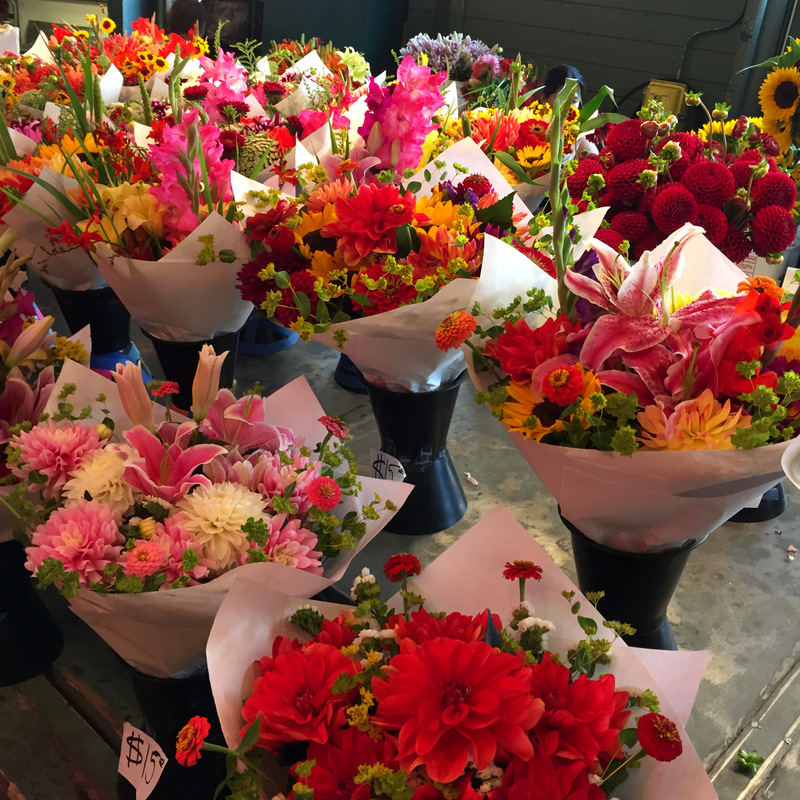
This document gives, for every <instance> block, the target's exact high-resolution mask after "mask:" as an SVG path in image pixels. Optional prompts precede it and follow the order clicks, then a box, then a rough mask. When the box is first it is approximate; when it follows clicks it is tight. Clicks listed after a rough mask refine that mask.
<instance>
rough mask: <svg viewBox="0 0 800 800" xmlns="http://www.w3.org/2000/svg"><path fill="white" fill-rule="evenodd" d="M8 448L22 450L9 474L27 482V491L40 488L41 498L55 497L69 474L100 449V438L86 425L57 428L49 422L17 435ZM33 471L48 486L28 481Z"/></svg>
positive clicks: (73, 424)
mask: <svg viewBox="0 0 800 800" xmlns="http://www.w3.org/2000/svg"><path fill="white" fill-rule="evenodd" d="M10 445H11V447H19V448H20V451H21V458H20V460H19V461H17V462H15V463H14V464H12V465H11V471H12V472H13V473H14V475H16V476H17V477H18V478H20V479H22V480H23V481H25V482H27V483H28V489H29V491H32V492H35V491H37V490H38V489H39V488H40V487H41V491H42V495H43V496H44V497H47V498H52V497H58V496H59V495H60V493H61V488H62V487H63V486H64V484H65V483H66V482H67V481H68V480H69V479H70V478H71V477H72V473H73V472H74V471H75V470H76V469H78V467H80V466H81V464H83V462H84V460H85V459H86V458H87V456H89V455H91V454H92V453H94V452H95V450H99V449H100V447H101V446H102V445H101V442H100V435H99V434H98V432H97V431H96V430H95V429H94V428H93V427H91V426H89V425H84V424H83V423H67V424H66V425H63V426H61V427H58V426H56V425H54V424H53V423H52V422H48V423H47V424H46V425H37V426H35V427H34V428H31V429H30V430H29V431H27V432H22V433H18V434H17V435H16V436H14V437H13V438H12V439H11V442H10ZM32 472H38V473H40V474H42V475H44V476H45V477H46V478H47V483H45V484H39V483H35V482H32V481H30V475H31V473H32Z"/></svg>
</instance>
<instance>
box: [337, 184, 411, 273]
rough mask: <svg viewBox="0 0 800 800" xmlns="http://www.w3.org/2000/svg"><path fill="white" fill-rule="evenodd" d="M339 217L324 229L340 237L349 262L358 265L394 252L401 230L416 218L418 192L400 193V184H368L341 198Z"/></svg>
mask: <svg viewBox="0 0 800 800" xmlns="http://www.w3.org/2000/svg"><path fill="white" fill-rule="evenodd" d="M335 211H336V217H337V219H336V220H335V221H334V222H330V223H328V224H327V225H326V226H325V227H324V228H323V229H322V234H323V236H335V237H338V239H339V251H340V252H341V254H342V257H343V258H344V260H345V263H346V264H348V265H349V266H351V267H355V266H358V265H359V264H360V263H361V261H362V260H363V259H364V258H366V257H367V256H368V255H370V254H372V253H394V252H396V250H397V229H398V228H399V227H400V226H401V225H408V224H409V223H410V222H411V221H412V220H413V218H414V195H412V194H411V193H410V192H409V193H408V194H406V195H402V196H401V194H400V191H399V189H398V188H397V187H396V186H381V185H378V184H365V185H364V186H361V187H360V188H359V190H358V194H357V195H356V196H355V197H340V198H339V199H338V200H337V201H336V206H335Z"/></svg>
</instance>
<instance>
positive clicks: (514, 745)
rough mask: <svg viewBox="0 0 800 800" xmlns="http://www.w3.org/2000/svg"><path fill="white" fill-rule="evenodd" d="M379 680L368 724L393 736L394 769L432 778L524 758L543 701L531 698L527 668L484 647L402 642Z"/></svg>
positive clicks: (450, 776) (450, 777)
mask: <svg viewBox="0 0 800 800" xmlns="http://www.w3.org/2000/svg"><path fill="white" fill-rule="evenodd" d="M386 671H387V673H388V675H389V677H388V678H387V679H386V680H378V679H373V681H372V691H373V693H374V694H375V698H376V699H377V701H378V713H377V714H376V715H375V716H374V717H373V718H372V722H373V723H374V724H376V725H378V726H380V727H381V728H384V729H385V730H387V731H389V732H392V733H393V732H395V731H396V732H397V735H398V746H399V754H398V755H399V761H400V766H401V767H402V768H403V769H405V770H406V771H410V770H412V769H414V768H415V767H419V766H424V767H425V769H426V770H427V773H428V775H429V776H430V778H431V779H432V780H434V781H439V782H441V783H449V782H450V781H454V780H456V779H457V778H459V777H460V776H461V775H462V773H463V772H464V769H465V768H466V766H467V763H468V762H469V760H470V759H473V760H474V762H475V764H476V766H477V768H478V769H485V768H486V767H488V766H489V764H491V763H492V762H493V761H494V759H495V756H496V755H497V754H498V752H499V753H501V754H502V755H504V756H505V755H516V756H518V757H519V758H522V759H528V758H530V757H531V755H532V754H533V747H532V745H531V742H530V739H529V738H528V736H527V731H528V730H530V728H531V727H532V726H533V725H534V724H535V723H536V722H537V721H538V719H539V717H540V716H541V714H542V711H543V708H544V703H543V702H542V701H541V700H539V699H535V698H534V697H532V696H531V694H530V671H529V670H528V669H527V668H525V667H523V666H522V665H521V662H520V661H519V659H517V658H515V657H514V656H512V655H509V654H508V653H501V652H499V651H498V650H495V649H494V648H492V647H490V646H489V645H488V644H486V642H468V643H467V642H459V641H455V640H452V639H440V640H434V641H430V642H425V643H424V644H423V645H422V646H418V645H416V644H415V643H414V642H412V641H410V640H409V639H405V640H404V641H403V642H402V643H401V645H400V655H397V656H395V657H394V659H392V662H391V665H390V666H389V667H388V668H387V670H386Z"/></svg>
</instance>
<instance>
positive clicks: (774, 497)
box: [728, 482, 786, 522]
mask: <svg viewBox="0 0 800 800" xmlns="http://www.w3.org/2000/svg"><path fill="white" fill-rule="evenodd" d="M784 511H786V489H784V488H783V482H781V483H776V484H775V486H773V487H772V488H771V489H767V491H766V492H764V494H763V495H762V496H761V502H760V503H759V504H758V505H757V506H756V507H755V508H743V509H742V510H741V511H737V512H736V513H735V514H734V515H733V516H732V517H731V518H730V519H729V520H728V522H767V521H768V520H771V519H775V517H779V516H780V515H781V514H783V512H784Z"/></svg>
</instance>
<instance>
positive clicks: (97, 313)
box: [45, 281, 131, 355]
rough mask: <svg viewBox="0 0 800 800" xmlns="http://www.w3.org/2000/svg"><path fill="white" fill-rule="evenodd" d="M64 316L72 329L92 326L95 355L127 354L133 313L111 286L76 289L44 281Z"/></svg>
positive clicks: (71, 330) (93, 352)
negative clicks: (129, 311) (84, 289)
mask: <svg viewBox="0 0 800 800" xmlns="http://www.w3.org/2000/svg"><path fill="white" fill-rule="evenodd" d="M45 285H46V286H47V287H48V288H49V289H50V290H51V291H52V292H53V296H54V297H55V300H56V303H58V307H59V308H60V309H61V313H62V314H63V315H64V320H65V322H66V323H67V327H68V328H69V332H70V333H72V334H74V333H77V332H78V331H79V330H81V329H82V328H85V327H86V326H87V325H88V326H89V331H90V335H91V339H92V354H93V355H95V354H98V355H103V354H105V353H116V352H121V353H124V352H126V351H127V350H128V348H130V345H131V333H130V326H131V315H130V314H129V313H128V309H127V308H125V306H124V305H122V303H121V302H120V299H119V298H118V297H117V295H116V294H114V290H113V289H112V288H111V287H110V286H106V287H103V288H101V289H87V290H86V291H83V292H74V291H71V290H69V289H59V288H58V287H57V286H53V285H52V284H50V283H47V281H45Z"/></svg>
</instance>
